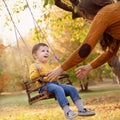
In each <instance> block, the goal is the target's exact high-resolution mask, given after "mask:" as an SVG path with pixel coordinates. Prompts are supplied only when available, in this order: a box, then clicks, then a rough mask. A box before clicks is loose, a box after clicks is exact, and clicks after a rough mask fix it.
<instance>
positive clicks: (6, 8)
mask: <svg viewBox="0 0 120 120" xmlns="http://www.w3.org/2000/svg"><path fill="white" fill-rule="evenodd" d="M2 1H3V3H4V5H5V7H6V9H7V12H8V14H9V16H10V19H11V21H12V23H13V25H14V28H15V29H16V31H17V32H18V34H19V36H20V38H21V40H22V41H23V43H24V45H25V47H26V48H27V49H28V51H30V50H29V48H28V46H27V44H26V43H25V41H24V39H23V37H22V35H21V34H20V32H19V30H18V28H17V26H16V24H15V22H14V20H13V18H12V15H11V13H10V10H9V8H8V6H7V4H6V2H5V0H2Z"/></svg>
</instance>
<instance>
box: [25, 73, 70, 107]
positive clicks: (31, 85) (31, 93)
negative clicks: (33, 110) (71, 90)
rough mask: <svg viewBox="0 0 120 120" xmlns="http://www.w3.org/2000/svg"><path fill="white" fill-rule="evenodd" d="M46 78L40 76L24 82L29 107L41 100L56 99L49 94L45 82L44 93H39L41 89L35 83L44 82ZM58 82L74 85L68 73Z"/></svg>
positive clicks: (60, 77) (61, 76)
mask: <svg viewBox="0 0 120 120" xmlns="http://www.w3.org/2000/svg"><path fill="white" fill-rule="evenodd" d="M44 77H45V75H40V77H39V78H36V79H34V80H29V81H26V82H24V86H25V90H26V93H27V96H28V103H29V105H32V104H33V103H35V102H38V101H40V100H45V99H50V98H55V95H54V94H53V93H50V92H47V87H46V86H45V84H44V82H43V87H44V92H42V93H39V92H38V91H39V89H40V88H39V87H36V86H35V82H36V81H43V78H44ZM58 82H60V83H64V84H71V85H72V82H71V80H70V77H69V75H68V74H66V73H64V74H62V75H60V76H59V80H58ZM66 96H68V95H66ZM55 99H56V98H55Z"/></svg>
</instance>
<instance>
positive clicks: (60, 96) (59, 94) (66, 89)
mask: <svg viewBox="0 0 120 120" xmlns="http://www.w3.org/2000/svg"><path fill="white" fill-rule="evenodd" d="M46 86H47V90H48V92H51V93H54V94H55V97H56V99H57V100H58V103H59V105H60V106H61V107H62V108H63V107H64V106H65V105H69V101H68V100H67V98H66V95H65V94H68V95H69V96H70V97H71V99H72V101H73V102H75V101H76V100H77V99H81V98H80V96H79V94H78V92H77V90H76V88H75V87H73V86H72V85H67V84H60V83H57V82H47V83H46ZM41 90H42V89H41ZM42 91H43V90H42Z"/></svg>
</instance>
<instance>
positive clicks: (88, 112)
mask: <svg viewBox="0 0 120 120" xmlns="http://www.w3.org/2000/svg"><path fill="white" fill-rule="evenodd" d="M78 115H79V116H93V115H95V112H94V111H91V110H88V109H86V108H84V109H83V111H78Z"/></svg>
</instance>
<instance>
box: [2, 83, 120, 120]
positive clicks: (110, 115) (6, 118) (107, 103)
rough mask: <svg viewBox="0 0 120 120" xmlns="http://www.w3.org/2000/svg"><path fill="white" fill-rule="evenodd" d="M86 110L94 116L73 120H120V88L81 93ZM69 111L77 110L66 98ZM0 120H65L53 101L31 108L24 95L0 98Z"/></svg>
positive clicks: (37, 104)
mask: <svg viewBox="0 0 120 120" xmlns="http://www.w3.org/2000/svg"><path fill="white" fill-rule="evenodd" d="M80 95H81V97H82V98H83V101H84V104H85V107H86V108H89V109H91V110H94V111H95V112H96V115H95V116H92V117H80V116H78V117H77V118H75V119H74V120H120V86H116V85H107V86H104V87H97V86H96V88H94V90H93V92H89V93H81V94H80ZM68 99H69V101H70V104H71V106H70V107H71V109H72V110H73V111H75V112H76V113H77V109H76V107H75V106H74V104H73V103H72V101H71V99H70V98H69V97H68ZM0 120H66V119H65V117H64V114H63V111H62V110H61V108H60V107H59V105H58V103H57V101H55V100H54V99H51V100H47V101H40V102H38V103H35V104H33V105H31V106H29V105H28V103H27V97H26V95H25V94H24V93H21V94H15V95H1V96H0Z"/></svg>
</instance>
